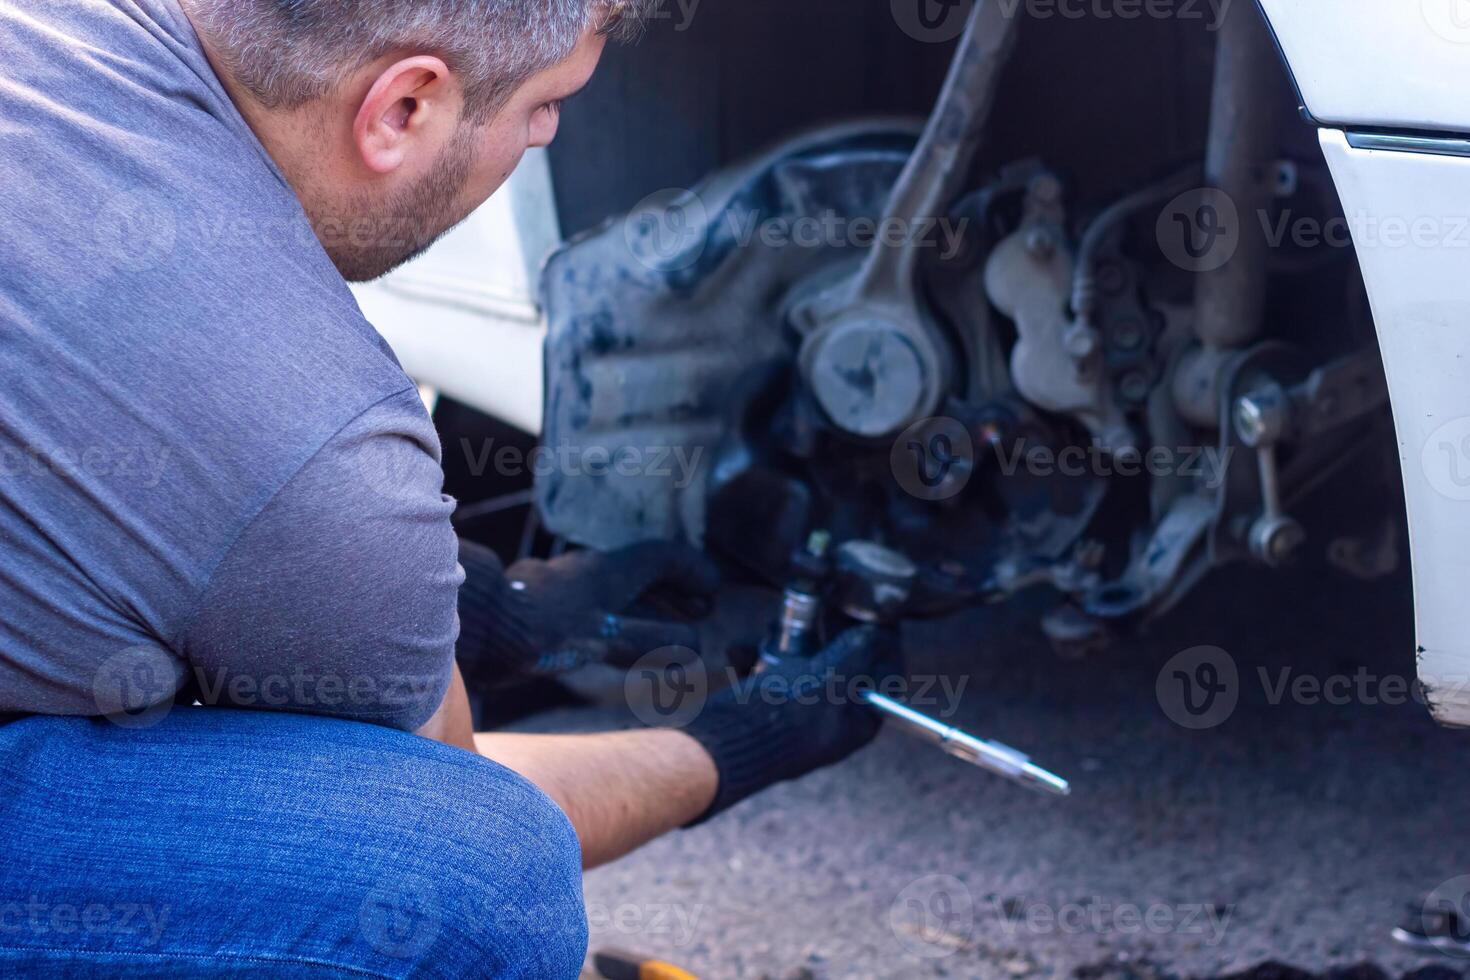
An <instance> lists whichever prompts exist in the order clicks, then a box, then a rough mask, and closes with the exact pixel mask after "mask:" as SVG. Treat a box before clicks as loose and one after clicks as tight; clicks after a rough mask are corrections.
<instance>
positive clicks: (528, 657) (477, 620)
mask: <svg viewBox="0 0 1470 980" xmlns="http://www.w3.org/2000/svg"><path fill="white" fill-rule="evenodd" d="M459 562H460V564H461V565H462V566H463V567H464V570H465V582H464V585H463V586H461V587H460V591H459V643H458V645H457V647H456V649H455V654H456V659H458V661H459V665H460V669H461V670H462V671H463V672H464V676H465V681H466V683H467V684H469V685H470V686H471V687H472V688H476V689H479V690H487V689H491V688H497V687H504V686H506V685H508V684H513V683H516V682H518V681H524V680H527V679H530V678H532V677H547V676H552V675H555V674H560V673H565V672H566V671H569V670H575V669H576V668H578V667H581V666H583V665H585V664H589V663H607V664H611V665H613V666H617V667H627V666H629V665H631V664H632V663H633V662H634V661H635V660H637V659H638V658H639V657H641V656H642V655H644V654H646V653H648V652H649V651H651V650H656V649H658V648H660V647H666V646H680V647H687V648H689V649H691V650H697V649H698V648H699V640H698V633H697V632H696V630H695V628H694V627H693V626H692V625H690V624H689V623H687V622H679V621H676V620H672V619H660V618H652V617H638V616H628V615H625V613H626V612H627V610H628V609H629V608H630V607H632V606H633V605H634V604H635V603H637V602H638V601H639V600H640V599H642V598H644V597H645V595H650V596H651V595H652V594H653V593H655V592H656V591H658V590H660V589H663V590H665V591H666V592H668V593H672V594H673V595H674V596H676V597H679V598H682V599H683V600H684V601H685V605H686V606H687V605H688V604H689V602H690V600H701V599H708V598H709V597H710V596H712V595H713V594H714V592H715V591H716V590H717V589H718V588H719V585H720V574H719V570H718V569H717V568H716V567H715V565H714V563H713V562H711V561H710V560H709V559H708V558H707V557H705V556H704V555H703V554H701V553H700V552H698V551H696V550H694V549H693V548H690V547H689V546H687V545H683V544H676V543H673V542H665V541H650V542H646V543H644V544H637V545H633V546H632V547H630V548H625V549H623V550H621V551H616V552H611V553H603V552H596V551H578V552H573V553H572V554H567V555H563V556H561V557H560V558H554V559H552V560H550V561H538V560H535V559H526V560H524V561H519V562H516V563H515V564H514V565H512V566H511V567H510V568H508V569H506V568H504V567H503V566H502V564H501V562H500V559H499V558H498V557H496V555H495V553H494V552H493V551H491V550H490V549H488V548H485V547H482V546H480V545H477V544H475V543H473V542H470V541H461V542H460V546H459Z"/></svg>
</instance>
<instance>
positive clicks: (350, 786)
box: [0, 0, 884, 978]
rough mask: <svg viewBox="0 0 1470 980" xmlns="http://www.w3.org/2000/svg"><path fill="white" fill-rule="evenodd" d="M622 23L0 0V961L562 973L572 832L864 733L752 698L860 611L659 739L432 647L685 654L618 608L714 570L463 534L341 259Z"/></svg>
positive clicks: (412, 404) (365, 247)
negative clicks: (467, 681)
mask: <svg viewBox="0 0 1470 980" xmlns="http://www.w3.org/2000/svg"><path fill="white" fill-rule="evenodd" d="M637 14H638V11H637V10H636V9H632V10H619V9H614V8H611V7H609V6H608V5H607V4H606V3H604V2H601V0H477V2H471V0H376V2H365V3H343V2H341V0H10V2H9V3H7V4H5V5H4V6H3V7H0V172H3V174H4V177H3V181H0V188H3V190H0V229H3V234H0V357H3V364H4V372H5V373H4V377H5V381H4V383H3V386H0V714H3V716H4V719H3V723H0V779H3V782H4V785H5V791H4V792H3V793H0V972H15V971H21V972H25V973H27V974H40V975H68V976H70V975H75V974H85V975H92V974H97V975H114V974H126V973H146V974H147V975H150V976H153V975H189V976H193V975H198V974H201V973H203V974H211V973H231V974H237V973H238V974H272V975H274V974H281V973H285V974H297V973H303V974H304V973H314V974H326V975H331V974H336V975H349V974H350V975H368V976H406V975H410V974H412V975H420V974H436V975H446V976H475V975H491V976H511V977H533V978H546V977H563V976H565V977H571V976H575V975H576V974H577V972H578V970H579V969H580V967H581V964H582V961H583V956H584V952H585V946H586V938H587V937H586V923H585V919H584V916H583V911H582V905H581V881H580V871H581V867H582V865H583V864H584V863H585V864H586V865H588V866H590V865H594V864H597V863H600V862H603V861H607V860H610V859H612V858H614V857H616V856H618V855H620V854H622V853H625V852H626V851H628V850H629V849H631V848H633V847H636V846H638V845H639V844H641V843H643V842H644V841H647V840H649V839H650V838H652V837H654V836H656V835H658V834H661V833H664V832H666V831H668V830H670V829H673V828H676V827H680V826H683V825H687V824H690V823H693V822H697V821H699V820H701V819H704V818H707V817H708V816H710V815H712V814H714V813H717V812H719V811H721V810H723V809H724V808H726V807H728V806H730V805H732V804H734V803H735V802H738V801H739V800H740V799H742V798H744V797H745V796H748V795H750V794H751V793H753V792H756V791H758V790H759V789H761V788H762V787H764V786H766V785H769V784H770V783H772V782H775V781H777V780H781V779H788V778H793V777H795V776H798V775H801V774H802V773H805V772H807V771H810V770H811V769H813V768H816V767H818V766H822V765H825V764H828V763H831V762H834V761H836V760H838V759H840V758H842V757H843V756H845V755H846V754H848V753H849V752H851V751H853V750H854V749H856V748H858V747H859V746H861V745H863V744H864V743H865V742H866V741H867V740H869V739H870V738H871V737H872V736H873V734H874V731H875V728H876V722H874V721H873V720H872V719H871V718H870V717H869V715H868V713H867V712H866V711H864V710H863V709H862V708H861V707H859V706H857V705H855V704H852V703H850V702H848V701H845V700H844V699H841V698H833V697H821V698H799V699H790V698H787V699H776V698H769V697H763V696H762V692H761V691H759V690H756V688H755V685H758V684H764V683H767V681H768V680H772V679H773V680H774V681H779V682H781V683H782V685H786V684H790V683H792V682H793V681H798V682H799V681H802V680H804V681H806V682H809V683H812V684H816V683H821V682H823V681H824V680H829V679H831V678H833V677H838V676H849V677H851V676H860V675H865V674H873V673H874V672H876V671H880V670H881V667H880V664H879V663H878V661H879V659H880V656H881V655H882V653H883V649H882V648H883V647H884V642H883V641H882V640H881V639H880V638H878V637H877V636H876V635H875V634H873V633H870V632H854V633H851V634H848V635H846V636H844V637H842V638H840V639H839V640H838V641H837V642H836V643H834V644H833V645H832V646H831V647H830V648H829V649H828V650H826V651H825V652H824V653H823V654H822V655H821V656H819V657H818V658H817V659H816V660H815V661H813V662H812V664H810V665H807V666H805V667H803V668H792V669H790V670H788V671H786V673H785V674H779V673H778V674H777V675H769V674H767V675H762V676H761V678H759V679H757V680H753V681H747V682H746V683H745V684H744V685H743V686H741V687H739V688H736V689H734V690H726V691H724V692H721V693H718V694H715V695H713V696H711V697H710V698H709V701H708V703H707V705H706V706H705V707H704V709H703V710H702V711H699V712H698V713H697V717H695V718H694V720H693V721H691V722H690V723H689V724H688V725H687V726H685V727H684V728H683V729H682V730H676V729H672V728H670V729H658V730H642V731H626V732H616V733H609V734H603V735H588V736H530V735H511V734H488V735H481V736H479V737H478V738H476V737H475V736H473V734H472V732H471V729H470V724H469V714H468V710H467V706H466V699H465V689H464V684H463V681H462V680H461V679H460V676H459V672H458V670H457V669H456V667H455V660H454V658H455V652H456V643H457V644H458V653H459V656H460V659H461V661H462V662H463V663H464V664H465V665H466V666H468V667H471V668H472V669H473V673H474V675H475V679H476V682H477V683H507V682H511V681H513V680H514V679H515V678H517V677H519V676H523V675H525V674H528V673H532V672H535V671H538V670H542V669H544V667H545V665H546V664H547V663H552V662H562V661H564V660H565V659H566V657H567V655H568V654H570V655H571V657H572V659H574V660H575V659H579V658H580V659H590V658H598V657H606V658H609V659H611V660H615V661H617V662H620V663H627V662H629V661H630V660H631V659H632V658H634V657H635V656H637V655H638V654H640V653H643V652H647V651H649V650H651V649H653V648H655V647H658V646H662V645H665V644H667V643H669V642H680V643H686V644H687V643H691V642H693V641H692V639H691V638H690V628H689V627H688V626H687V625H685V624H680V623H669V622H660V621H656V620H647V619H639V618H636V617H630V616H628V615H626V613H627V610H628V609H629V607H630V606H631V605H632V604H633V603H634V602H635V601H636V600H637V599H638V598H639V597H640V596H641V595H642V594H643V593H644V592H645V591H647V590H648V589H649V588H652V587H654V586H660V585H663V586H673V587H677V588H681V589H682V590H684V591H686V592H690V593H695V594H707V593H709V592H710V591H711V590H712V589H713V588H714V585H715V581H714V573H713V572H712V571H711V570H710V569H709V567H708V566H707V564H706V562H705V560H704V559H703V558H702V557H700V556H698V555H695V554H692V553H690V552H687V551H686V550H684V549H682V548H678V547H674V546H670V545H664V544H650V545H645V546H641V547H638V548H634V549H632V550H630V551H627V552H623V553H620V554H615V555H596V554H577V555H572V556H569V557H566V558H563V559H560V560H557V561H552V562H549V563H539V562H529V563H524V564H521V565H517V566H514V567H512V568H511V569H509V570H508V571H506V570H502V569H501V568H500V566H499V565H498V563H497V562H496V561H495V559H494V557H493V556H492V555H490V554H489V553H488V552H485V551H483V550H482V549H477V548H475V547H473V546H469V545H463V546H461V545H460V544H459V542H458V541H457V540H456V537H455V534H454V531H453V529H452V527H451V525H450V520H449V518H450V513H451V511H452V509H453V503H452V501H450V500H448V499H447V498H445V497H444V496H443V494H442V492H441V486H442V474H441V472H440V468H439V451H440V450H439V446H438V442H437V439H436V436H435V433H434V431H433V429H432V427H431V424H430V421H429V419H428V417H427V415H426V413H425V411H424V409H423V407H422V405H421V403H420V402H419V400H418V397H417V394H416V392H415V389H414V386H413V384H412V383H411V382H410V381H409V379H408V378H407V377H406V376H405V375H404V374H403V372H402V370H401V369H400V368H399V366H398V364H397V362H396V361H395V360H394V359H393V356H392V353H391V352H390V351H389V350H388V348H387V347H386V345H385V344H384V343H383V342H382V341H381V339H380V338H379V337H378V336H377V334H376V333H375V332H374V331H373V330H372V328H371V327H370V326H369V324H368V323H366V322H365V321H364V320H363V319H362V317H361V315H360V313H359V312H358V310H357V308H356V306H355V304H354V303H353V301H352V299H351V296H350V293H349V292H348V290H347V288H346V286H345V283H344V279H347V280H362V279H368V278H372V277H374V276H378V275H381V274H382V273H384V272H386V271H388V270H389V269H391V268H393V267H394V266H396V265H398V264H399V263H401V262H403V261H405V260H406V259H408V258H409V257H411V256H412V255H414V254H416V253H417V252H419V251H421V250H422V249H423V248H425V247H427V245H428V244H429V243H430V242H431V241H433V240H434V238H435V237H436V236H437V235H439V234H441V233H442V232H443V231H444V230H445V229H447V228H449V227H450V226H452V225H453V224H455V223H456V222H458V221H459V220H461V219H462V218H463V217H464V216H466V215H468V214H469V213H470V212H471V211H472V210H473V209H474V208H475V207H476V206H478V205H479V204H480V203H481V202H482V201H484V200H485V199H486V198H487V197H488V196H489V195H490V194H491V193H492V192H493V191H494V190H495V189H496V188H497V187H499V186H500V184H501V183H502V182H503V181H504V180H505V179H506V177H507V176H508V175H509V174H510V172H511V171H512V170H513V169H514V167H515V166H516V163H517V161H518V160H519V159H520V157H521V155H522V153H523V152H524V150H525V149H526V148H527V147H530V146H544V145H545V144H547V143H549V142H550V141H551V139H552V137H553V136H554V134H555V131H556V127H557V117H558V107H559V105H560V103H561V101H562V100H563V99H566V98H568V97H570V96H571V95H573V94H574V93H575V92H576V91H577V90H578V89H579V88H581V87H582V86H583V85H585V84H586V83H587V81H588V79H589V77H590V76H591V75H592V73H593V70H594V68H595V66H596V64H597V62H598V59H599V57H600V54H601V51H602V48H603V45H604V44H605V43H606V42H607V40H608V38H609V37H617V36H623V35H625V34H627V33H629V29H630V28H629V25H631V24H633V23H635V22H636V20H637ZM461 585H463V587H461ZM802 670H804V671H805V673H804V674H801V675H800V676H798V675H799V672H800V671H802ZM477 748H478V751H479V753H480V754H479V755H476V754H473V753H474V752H475V751H476V749H477ZM492 760H493V761H492Z"/></svg>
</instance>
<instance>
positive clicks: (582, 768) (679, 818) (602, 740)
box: [475, 729, 719, 868]
mask: <svg viewBox="0 0 1470 980" xmlns="http://www.w3.org/2000/svg"><path fill="white" fill-rule="evenodd" d="M475 744H476V747H477V748H478V749H479V751H480V754H481V755H483V756H485V757H486V758H489V759H494V760H495V761H496V762H498V763H500V764H501V765H503V766H505V767H506V768H507V769H511V770H513V771H515V772H518V773H520V774H521V775H522V776H525V777H526V778H527V779H529V780H530V781H531V782H533V783H535V784H536V785H537V786H538V787H540V789H541V791H542V792H543V793H545V794H546V795H547V796H549V797H551V799H552V800H553V801H554V802H555V803H556V804H557V805H558V806H560V807H561V808H562V809H563V810H564V811H566V814H567V816H568V817H569V818H570V819H571V821H572V826H573V827H575V828H576V831H577V837H578V838H579V839H580V840H581V842H582V865H583V867H587V868H594V867H597V866H598V865H600V864H606V863H607V862H609V861H613V860H616V859H617V858H620V857H622V856H623V855H624V854H627V853H628V852H629V851H632V850H633V849H635V848H638V847H641V846H642V845H644V844H646V843H648V842H649V841H651V840H653V839H654V838H655V837H658V836H660V835H662V834H666V833H668V832H669V831H671V830H674V829H676V828H678V827H682V826H683V825H684V824H687V823H689V822H690V821H691V820H694V819H695V818H697V817H699V816H700V815H701V814H703V813H704V812H705V811H706V810H707V809H709V806H710V804H711V802H713V800H714V798H715V792H716V790H717V789H718V787H719V773H718V771H717V770H716V769H715V764H714V760H712V759H711V758H710V756H709V753H707V752H706V751H705V750H704V748H703V746H701V745H700V744H699V743H698V742H696V741H695V740H694V739H692V738H690V737H689V736H688V735H685V734H684V733H683V732H679V731H675V730H673V729H647V730H638V731H626V732H604V733H600V734H594V735H521V734H510V733H501V732H491V733H485V734H479V735H476V736H475Z"/></svg>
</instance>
